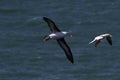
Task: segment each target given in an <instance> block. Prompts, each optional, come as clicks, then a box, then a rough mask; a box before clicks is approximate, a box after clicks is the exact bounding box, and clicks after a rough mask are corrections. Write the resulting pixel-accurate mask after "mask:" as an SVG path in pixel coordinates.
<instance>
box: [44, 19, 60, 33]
mask: <svg viewBox="0 0 120 80" xmlns="http://www.w3.org/2000/svg"><path fill="white" fill-rule="evenodd" d="M43 20H44V21H46V22H47V24H48V26H49V27H50V30H51V32H52V33H55V32H60V30H59V29H58V28H57V27H56V25H55V23H54V22H53V21H52V20H50V19H49V18H46V17H43Z"/></svg>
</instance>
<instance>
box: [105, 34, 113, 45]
mask: <svg viewBox="0 0 120 80" xmlns="http://www.w3.org/2000/svg"><path fill="white" fill-rule="evenodd" d="M106 40H107V41H108V43H109V44H110V45H112V39H111V37H110V36H108V37H106Z"/></svg>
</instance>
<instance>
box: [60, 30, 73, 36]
mask: <svg viewBox="0 0 120 80" xmlns="http://www.w3.org/2000/svg"><path fill="white" fill-rule="evenodd" d="M62 33H63V34H64V35H66V36H70V37H72V34H71V33H70V32H65V31H63V32H62Z"/></svg>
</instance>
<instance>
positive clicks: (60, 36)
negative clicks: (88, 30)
mask: <svg viewBox="0 0 120 80" xmlns="http://www.w3.org/2000/svg"><path fill="white" fill-rule="evenodd" d="M43 20H44V21H46V22H47V24H48V26H49V28H50V30H51V32H52V33H51V34H49V35H47V36H45V37H44V39H43V40H44V41H48V40H51V39H53V40H57V42H58V44H59V45H60V46H61V48H62V49H63V50H64V52H65V54H66V57H67V58H68V60H70V61H71V62H72V63H74V60H73V56H72V52H71V50H70V48H69V46H68V45H67V43H66V42H65V40H64V37H65V36H70V33H69V32H66V31H60V30H59V29H58V28H57V26H56V25H55V23H54V22H53V21H52V20H51V19H49V18H47V17H43Z"/></svg>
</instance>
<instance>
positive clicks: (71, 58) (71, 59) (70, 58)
mask: <svg viewBox="0 0 120 80" xmlns="http://www.w3.org/2000/svg"><path fill="white" fill-rule="evenodd" d="M67 58H68V60H69V61H70V62H71V63H72V64H73V63H74V60H73V56H71V57H67Z"/></svg>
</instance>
